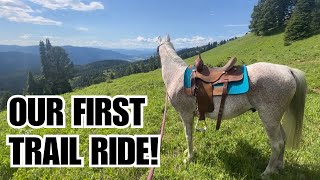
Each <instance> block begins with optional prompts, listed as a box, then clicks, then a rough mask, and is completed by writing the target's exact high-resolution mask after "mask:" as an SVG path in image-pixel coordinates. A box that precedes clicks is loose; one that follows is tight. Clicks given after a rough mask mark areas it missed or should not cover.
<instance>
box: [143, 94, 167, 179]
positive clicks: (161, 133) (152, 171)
mask: <svg viewBox="0 0 320 180" xmlns="http://www.w3.org/2000/svg"><path fill="white" fill-rule="evenodd" d="M168 99H169V95H168V93H166V103H165V105H164V111H163V117H162V125H161V129H160V146H161V142H162V138H163V135H164V125H165V124H166V115H167V105H168ZM153 174H154V167H151V168H150V171H149V174H148V177H147V180H152V177H153Z"/></svg>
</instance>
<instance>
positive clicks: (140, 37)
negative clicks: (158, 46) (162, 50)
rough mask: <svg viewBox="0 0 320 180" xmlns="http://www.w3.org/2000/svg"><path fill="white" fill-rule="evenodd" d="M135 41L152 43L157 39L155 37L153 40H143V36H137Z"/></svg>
mask: <svg viewBox="0 0 320 180" xmlns="http://www.w3.org/2000/svg"><path fill="white" fill-rule="evenodd" d="M135 40H136V41H137V42H147V43H153V42H157V37H155V38H145V37H143V36H138V37H137V38H136V39H135Z"/></svg>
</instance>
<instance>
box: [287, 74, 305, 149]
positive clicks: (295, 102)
mask: <svg viewBox="0 0 320 180" xmlns="http://www.w3.org/2000/svg"><path fill="white" fill-rule="evenodd" d="M290 70H291V73H292V75H293V77H294V79H295V80H296V84H297V86H296V92H295V94H294V96H293V98H292V100H291V103H290V105H289V108H288V110H287V111H286V112H285V114H284V124H283V128H284V131H285V133H286V144H287V147H289V148H295V149H296V148H298V147H299V143H300V140H301V134H302V125H303V116H304V106H305V101H306V91H307V82H306V79H305V75H304V72H302V71H300V70H298V69H294V68H291V69H290Z"/></svg>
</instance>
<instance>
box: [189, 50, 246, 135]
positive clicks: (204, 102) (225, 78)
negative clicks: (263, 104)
mask: <svg viewBox="0 0 320 180" xmlns="http://www.w3.org/2000/svg"><path fill="white" fill-rule="evenodd" d="M236 62H237V58H235V57H233V58H231V59H230V60H229V61H228V62H227V64H226V65H225V66H223V67H220V68H209V67H208V66H206V65H204V64H203V61H202V59H201V56H200V55H199V56H198V58H197V59H196V60H195V69H194V70H193V71H192V74H191V89H190V88H189V89H185V93H186V94H188V95H193V96H196V99H197V106H198V108H197V111H198V116H199V120H205V113H206V112H212V111H213V110H214V103H213V96H221V102H220V107H219V113H218V120H217V125H216V129H217V130H218V129H219V128H220V125H221V119H222V112H223V108H224V103H225V100H226V97H227V95H228V83H229V82H235V81H240V80H242V79H243V72H242V68H241V66H235V63H236ZM189 68H190V69H193V66H189ZM215 84H223V86H219V87H214V86H213V85H215Z"/></svg>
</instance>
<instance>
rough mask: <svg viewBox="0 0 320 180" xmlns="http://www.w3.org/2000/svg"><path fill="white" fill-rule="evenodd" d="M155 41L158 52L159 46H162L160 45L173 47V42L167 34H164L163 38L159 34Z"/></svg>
mask: <svg viewBox="0 0 320 180" xmlns="http://www.w3.org/2000/svg"><path fill="white" fill-rule="evenodd" d="M157 42H158V48H157V52H158V53H159V49H160V46H162V45H169V46H170V47H171V48H173V49H174V47H173V44H172V43H171V41H170V36H169V34H168V35H166V37H165V38H164V39H162V38H161V37H160V36H158V39H157Z"/></svg>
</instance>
